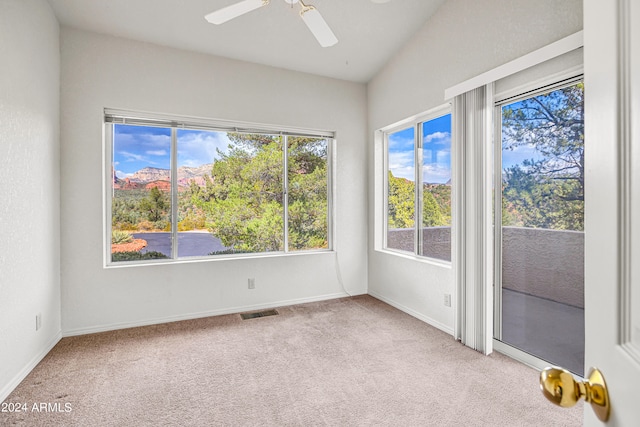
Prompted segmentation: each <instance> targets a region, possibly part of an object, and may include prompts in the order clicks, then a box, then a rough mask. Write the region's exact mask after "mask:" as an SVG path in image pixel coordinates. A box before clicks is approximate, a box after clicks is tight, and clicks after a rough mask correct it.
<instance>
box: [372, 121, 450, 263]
mask: <svg viewBox="0 0 640 427" xmlns="http://www.w3.org/2000/svg"><path fill="white" fill-rule="evenodd" d="M384 137H385V161H386V182H385V192H386V194H385V196H386V197H385V205H386V206H385V213H386V221H385V222H384V224H385V232H384V235H385V237H386V242H385V244H384V248H386V249H389V250H393V251H401V252H405V253H411V254H415V255H419V256H424V257H429V258H436V259H440V260H445V261H450V260H451V114H450V113H445V112H443V111H442V109H441V110H440V111H439V114H432V115H429V116H427V119H426V120H413V121H410V122H404V123H403V124H402V125H399V126H395V127H393V128H390V129H388V130H385V132H384ZM416 183H417V184H416Z"/></svg>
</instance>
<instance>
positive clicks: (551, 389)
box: [540, 367, 611, 422]
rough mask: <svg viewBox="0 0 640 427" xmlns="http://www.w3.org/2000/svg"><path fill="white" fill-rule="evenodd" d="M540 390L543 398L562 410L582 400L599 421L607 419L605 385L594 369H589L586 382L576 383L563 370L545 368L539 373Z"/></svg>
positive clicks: (598, 372)
mask: <svg viewBox="0 0 640 427" xmlns="http://www.w3.org/2000/svg"><path fill="white" fill-rule="evenodd" d="M540 389H541V390H542V394H544V397H546V398H547V399H549V400H550V401H551V402H552V403H554V404H556V405H558V406H561V407H563V408H569V407H571V406H573V405H575V404H576V403H578V401H579V400H580V399H582V398H584V400H585V402H588V403H590V404H591V407H592V408H593V411H594V412H595V413H596V416H597V417H598V419H599V420H600V421H602V422H606V421H607V420H608V419H609V412H610V408H611V407H610V403H609V392H608V391H607V384H606V383H605V381H604V377H603V376H602V372H600V371H599V370H598V369H596V368H591V371H589V377H588V378H587V380H586V381H576V380H575V378H573V374H572V373H571V372H569V371H567V370H566V369H563V368H558V367H550V368H545V369H544V370H543V371H542V372H540Z"/></svg>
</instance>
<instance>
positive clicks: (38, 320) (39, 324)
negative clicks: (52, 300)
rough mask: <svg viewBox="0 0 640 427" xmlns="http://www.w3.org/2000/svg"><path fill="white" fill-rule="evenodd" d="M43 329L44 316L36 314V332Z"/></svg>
mask: <svg viewBox="0 0 640 427" xmlns="http://www.w3.org/2000/svg"><path fill="white" fill-rule="evenodd" d="M41 327H42V314H40V313H38V314H36V331H39V330H40V328H41Z"/></svg>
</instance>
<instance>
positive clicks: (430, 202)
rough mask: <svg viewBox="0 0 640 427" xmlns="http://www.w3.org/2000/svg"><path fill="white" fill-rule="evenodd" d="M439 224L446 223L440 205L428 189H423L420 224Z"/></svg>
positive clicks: (434, 225)
mask: <svg viewBox="0 0 640 427" xmlns="http://www.w3.org/2000/svg"><path fill="white" fill-rule="evenodd" d="M441 225H448V224H446V223H445V220H444V216H443V215H442V212H441V211H440V206H439V205H438V202H437V201H436V198H435V197H433V194H431V193H430V192H429V191H424V192H423V194H422V226H423V227H437V226H441Z"/></svg>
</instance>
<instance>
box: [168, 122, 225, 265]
mask: <svg viewBox="0 0 640 427" xmlns="http://www.w3.org/2000/svg"><path fill="white" fill-rule="evenodd" d="M177 141H178V257H194V256H207V255H215V254H217V253H221V252H224V251H225V250H227V249H228V248H227V247H226V246H224V245H223V244H222V241H221V240H220V238H218V237H217V236H215V235H214V234H213V233H212V231H211V228H212V223H211V220H210V218H209V220H208V218H207V212H208V207H209V204H211V203H212V202H211V199H212V198H214V197H215V194H214V189H215V188H216V187H215V185H214V182H213V180H212V179H211V177H212V174H213V165H214V163H215V162H218V161H222V157H223V156H224V155H225V154H227V153H228V151H229V144H230V142H231V141H230V140H229V138H228V137H227V134H226V133H225V132H210V131H200V130H186V129H178V131H177Z"/></svg>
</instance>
